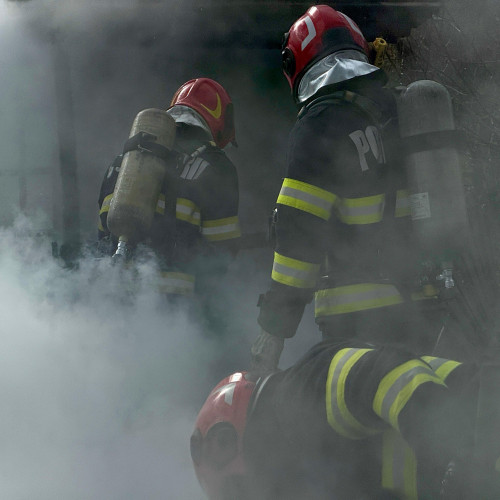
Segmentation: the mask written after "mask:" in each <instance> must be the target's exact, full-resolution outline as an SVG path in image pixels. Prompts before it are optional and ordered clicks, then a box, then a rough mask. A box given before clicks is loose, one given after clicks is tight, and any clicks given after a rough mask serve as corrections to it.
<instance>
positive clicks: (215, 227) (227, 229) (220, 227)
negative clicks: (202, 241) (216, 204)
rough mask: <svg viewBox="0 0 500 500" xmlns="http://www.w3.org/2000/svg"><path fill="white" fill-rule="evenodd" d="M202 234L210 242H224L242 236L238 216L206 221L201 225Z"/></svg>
mask: <svg viewBox="0 0 500 500" xmlns="http://www.w3.org/2000/svg"><path fill="white" fill-rule="evenodd" d="M201 233H202V234H203V236H205V238H207V240H209V241H222V240H230V239H233V238H239V237H240V236H241V231H240V223H239V220H238V216H234V217H226V218H224V219H214V220H204V221H203V222H202V223H201Z"/></svg>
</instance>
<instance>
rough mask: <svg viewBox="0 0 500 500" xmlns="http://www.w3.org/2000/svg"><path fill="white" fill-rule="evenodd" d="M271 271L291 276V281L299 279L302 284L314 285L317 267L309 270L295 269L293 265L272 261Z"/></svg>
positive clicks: (304, 285) (306, 285) (305, 285)
mask: <svg viewBox="0 0 500 500" xmlns="http://www.w3.org/2000/svg"><path fill="white" fill-rule="evenodd" d="M273 273H279V274H282V275H284V276H286V277H288V278H291V279H292V281H294V282H295V281H300V282H301V284H302V286H303V287H305V288H307V287H314V285H315V284H316V277H317V274H318V272H317V269H316V268H315V269H313V270H311V271H307V270H304V269H297V268H294V267H290V266H286V265H285V264H280V263H278V262H276V261H274V262H273Z"/></svg>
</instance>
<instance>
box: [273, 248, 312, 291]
mask: <svg viewBox="0 0 500 500" xmlns="http://www.w3.org/2000/svg"><path fill="white" fill-rule="evenodd" d="M319 268H320V265H319V264H311V263H310V262H304V261H302V260H297V259H292V258H291V257H285V256H284V255H280V254H279V253H277V252H274V262H273V270H272V273H271V278H272V279H273V280H274V281H277V282H278V283H281V284H283V285H288V286H293V287H296V288H314V286H315V285H316V281H317V279H318V275H319Z"/></svg>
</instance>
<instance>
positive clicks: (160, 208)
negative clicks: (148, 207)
mask: <svg viewBox="0 0 500 500" xmlns="http://www.w3.org/2000/svg"><path fill="white" fill-rule="evenodd" d="M155 212H156V213H159V214H161V215H163V214H164V213H165V194H164V193H160V196H158V202H157V203H156V210H155Z"/></svg>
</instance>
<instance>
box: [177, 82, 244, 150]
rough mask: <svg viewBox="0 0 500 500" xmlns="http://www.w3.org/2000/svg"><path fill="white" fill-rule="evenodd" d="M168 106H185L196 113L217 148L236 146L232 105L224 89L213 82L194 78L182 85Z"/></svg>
mask: <svg viewBox="0 0 500 500" xmlns="http://www.w3.org/2000/svg"><path fill="white" fill-rule="evenodd" d="M170 106H171V107H173V106H187V107H188V108H191V109H193V110H194V111H196V112H197V113H198V114H199V115H200V116H201V118H202V119H203V120H204V122H205V123H206V125H207V128H208V129H209V130H210V132H211V133H212V137H213V140H214V142H215V144H216V145H217V146H218V147H219V148H224V147H225V146H226V145H227V144H228V143H229V142H232V143H233V144H236V137H235V136H236V134H235V129H234V108H233V103H232V101H231V97H229V94H228V93H227V91H226V89H224V87H223V86H222V85H220V83H217V82H216V81H215V80H212V79H210V78H196V79H193V80H189V81H187V82H186V83H183V84H182V85H181V86H180V87H179V89H178V90H177V92H176V93H175V94H174V97H173V99H172V102H171V103H170Z"/></svg>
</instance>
